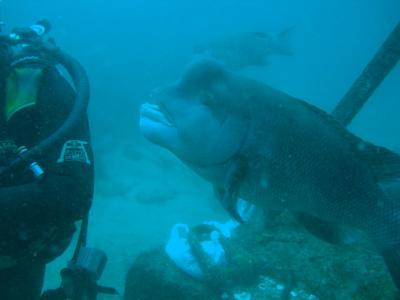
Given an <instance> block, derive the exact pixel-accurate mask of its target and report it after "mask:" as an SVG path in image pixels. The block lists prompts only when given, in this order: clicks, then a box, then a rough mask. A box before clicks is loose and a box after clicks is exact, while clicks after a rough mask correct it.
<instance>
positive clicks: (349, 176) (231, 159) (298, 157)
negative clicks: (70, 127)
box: [140, 60, 400, 289]
mask: <svg viewBox="0 0 400 300" xmlns="http://www.w3.org/2000/svg"><path fill="white" fill-rule="evenodd" d="M140 128H141V131H142V133H143V134H144V136H145V137H146V138H148V139H149V140H150V141H151V142H153V143H155V144H158V145H160V146H161V147H164V148H166V149H168V150H169V151H171V152H172V153H174V154H175V155H176V156H177V157H178V158H179V159H180V160H182V161H183V162H184V163H185V164H186V165H188V166H189V167H190V168H192V169H193V170H194V171H195V172H197V173H198V174H200V175H201V176H202V177H204V178H205V179H206V180H208V181H210V182H211V183H212V184H213V185H214V186H215V188H216V190H217V191H219V193H220V194H221V195H222V197H221V200H222V202H223V204H224V205H225V207H226V208H227V209H228V210H229V211H230V212H231V214H232V215H233V216H235V217H237V218H238V216H237V213H235V209H234V208H235V205H236V201H237V199H238V197H240V198H242V199H245V200H247V201H250V202H252V203H254V204H255V205H258V206H260V207H262V208H264V209H265V210H268V211H282V210H289V211H290V212H292V213H293V214H294V215H295V216H297V217H298V220H299V221H300V222H302V223H303V224H304V225H306V228H307V229H309V230H310V231H311V232H312V233H315V234H316V235H317V236H319V237H322V238H324V239H325V240H327V241H330V240H332V238H331V237H329V236H325V237H324V236H323V235H324V232H325V233H326V234H332V233H333V232H334V231H335V228H337V229H339V228H340V229H342V228H356V229H357V231H363V232H364V233H365V234H366V235H367V236H368V237H369V238H370V239H371V241H372V243H373V244H374V245H375V246H376V248H377V250H378V251H379V253H381V255H382V256H383V258H384V260H385V263H386V265H387V267H388V269H389V271H390V273H391V275H392V278H393V280H394V282H395V284H396V286H397V287H398V288H399V289H400V157H399V155H398V154H396V153H394V152H392V151H390V150H388V149H386V148H384V147H379V146H375V145H373V144H371V143H369V142H366V141H364V140H362V139H360V138H358V137H356V136H355V135H353V134H352V133H350V132H349V131H348V130H347V129H346V128H345V127H343V126H342V125H340V124H339V122H337V121H336V120H335V119H333V117H332V116H331V115H329V114H327V113H326V112H324V111H322V110H320V109H319V108H317V107H315V106H312V105H311V104H308V103H307V102H305V101H302V100H299V99H296V98H294V97H292V96H290V95H288V94H286V93H283V92H281V91H278V90H276V89H273V88H271V87H270V86H268V85H266V84H264V83H261V82H258V81H255V80H252V79H249V78H245V77H242V76H239V75H237V74H234V73H231V72H229V71H227V70H226V69H224V68H223V67H222V66H221V65H220V64H219V63H217V62H215V61H212V60H200V61H196V62H194V63H192V64H191V65H190V66H189V67H188V69H187V70H186V72H185V73H184V74H183V76H182V77H181V78H180V79H179V80H178V81H177V82H176V83H175V84H172V85H170V86H166V87H164V88H159V89H157V90H155V91H154V92H153V93H152V94H151V95H150V97H149V100H148V102H147V103H145V104H143V105H142V107H141V114H140ZM314 227H315V228H314ZM317 227H320V228H325V229H326V230H322V231H321V230H319V229H317Z"/></svg>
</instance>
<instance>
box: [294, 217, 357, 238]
mask: <svg viewBox="0 0 400 300" xmlns="http://www.w3.org/2000/svg"><path fill="white" fill-rule="evenodd" d="M293 215H294V217H295V218H296V220H297V221H298V222H299V223H300V224H301V225H303V226H304V228H305V229H306V230H307V231H308V232H310V233H311V234H312V235H314V236H315V237H317V238H319V239H321V240H323V241H325V242H327V243H330V244H352V243H354V242H356V241H359V240H360V239H361V238H362V234H361V232H359V231H357V230H356V229H353V228H348V227H343V226H340V225H338V224H336V223H333V222H329V221H324V220H321V219H319V218H317V217H314V216H312V215H310V214H307V213H303V212H295V213H294V214H293Z"/></svg>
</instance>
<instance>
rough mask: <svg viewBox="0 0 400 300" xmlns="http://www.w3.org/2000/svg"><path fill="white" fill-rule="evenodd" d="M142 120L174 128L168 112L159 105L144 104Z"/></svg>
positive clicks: (141, 108) (141, 114)
mask: <svg viewBox="0 0 400 300" xmlns="http://www.w3.org/2000/svg"><path fill="white" fill-rule="evenodd" d="M140 118H146V119H149V120H150V121H152V122H156V123H162V124H163V125H166V126H169V127H174V125H173V122H172V118H171V117H170V116H169V114H168V112H167V111H166V110H165V109H163V108H161V107H160V106H158V105H157V104H152V103H147V102H146V103H144V104H142V106H141V107H140Z"/></svg>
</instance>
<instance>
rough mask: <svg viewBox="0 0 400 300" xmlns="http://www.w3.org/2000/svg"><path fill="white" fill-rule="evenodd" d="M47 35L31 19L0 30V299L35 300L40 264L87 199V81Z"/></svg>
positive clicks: (54, 253) (42, 24)
mask: <svg viewBox="0 0 400 300" xmlns="http://www.w3.org/2000/svg"><path fill="white" fill-rule="evenodd" d="M49 30H50V23H49V22H48V21H39V22H37V23H36V24H34V25H32V26H30V27H24V28H16V29H14V30H12V31H11V33H9V34H5V33H3V32H1V31H0V299H2V300H28V299H29V300H37V299H39V298H40V293H41V289H42V285H43V279H44V272H45V266H46V264H47V263H49V262H51V261H52V260H54V259H55V258H56V257H58V256H60V255H61V254H62V253H63V252H64V250H65V249H66V248H67V247H68V245H69V244H70V242H71V238H72V235H73V233H74V232H75V230H76V229H75V221H78V220H82V219H84V218H86V217H87V215H88V211H89V209H90V207H91V202H92V197H93V185H94V173H93V154H92V149H91V143H90V132H89V125H88V119H87V112H86V109H87V103H88V99H89V83H88V81H87V77H86V74H85V72H84V70H83V68H82V67H81V66H80V65H79V63H78V62H76V61H75V60H74V59H73V58H71V57H69V56H68V55H66V54H65V53H63V52H62V51H61V50H60V49H58V48H57V47H56V45H55V43H54V41H53V40H51V39H48V38H46V34H47V32H48V31H49ZM59 66H62V67H64V68H65V69H66V70H67V72H68V73H69V75H70V77H71V80H72V82H73V84H74V88H73V86H72V85H71V84H70V83H69V81H68V80H67V79H66V78H64V77H63V76H62V75H61V73H60V72H59V70H58V68H59ZM66 270H70V271H71V272H75V269H74V267H73V266H72V267H70V268H66V269H65V270H64V271H63V272H64V273H65V272H66ZM65 299H66V297H65Z"/></svg>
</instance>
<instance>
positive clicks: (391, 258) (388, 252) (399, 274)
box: [381, 245, 400, 291]
mask: <svg viewBox="0 0 400 300" xmlns="http://www.w3.org/2000/svg"><path fill="white" fill-rule="evenodd" d="M381 254H382V256H383V259H384V261H385V263H386V267H387V268H388V270H389V272H390V275H391V276H392V279H393V282H394V284H395V285H396V287H397V289H398V290H399V291H400V245H398V246H397V247H393V248H388V249H385V250H383V251H381Z"/></svg>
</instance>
